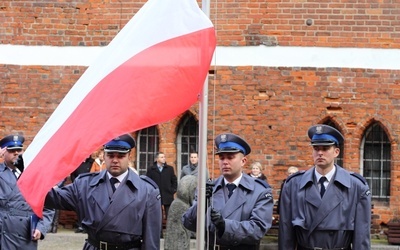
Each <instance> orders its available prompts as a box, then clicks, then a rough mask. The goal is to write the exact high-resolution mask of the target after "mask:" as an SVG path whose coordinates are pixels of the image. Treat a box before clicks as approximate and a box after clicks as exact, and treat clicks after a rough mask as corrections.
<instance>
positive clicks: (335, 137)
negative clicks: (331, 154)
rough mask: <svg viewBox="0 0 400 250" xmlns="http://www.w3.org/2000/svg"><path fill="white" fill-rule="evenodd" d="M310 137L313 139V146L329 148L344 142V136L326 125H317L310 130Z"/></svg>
mask: <svg viewBox="0 0 400 250" xmlns="http://www.w3.org/2000/svg"><path fill="white" fill-rule="evenodd" d="M308 137H309V138H310V139H311V145H313V146H318V145H321V146H329V145H339V144H342V143H343V141H344V137H343V135H342V134H341V133H340V132H339V131H338V130H337V129H335V128H333V127H331V126H328V125H325V124H317V125H314V126H312V127H310V128H309V129H308Z"/></svg>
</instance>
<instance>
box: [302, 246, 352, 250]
mask: <svg viewBox="0 0 400 250" xmlns="http://www.w3.org/2000/svg"><path fill="white" fill-rule="evenodd" d="M297 250H351V247H335V248H323V247H303V246H298V247H297Z"/></svg>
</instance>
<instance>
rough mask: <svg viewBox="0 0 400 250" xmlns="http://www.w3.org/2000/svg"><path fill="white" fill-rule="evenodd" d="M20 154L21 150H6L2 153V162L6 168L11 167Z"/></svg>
mask: <svg viewBox="0 0 400 250" xmlns="http://www.w3.org/2000/svg"><path fill="white" fill-rule="evenodd" d="M20 154H22V149H7V150H6V151H5V152H4V162H5V163H6V164H7V166H9V167H12V166H13V165H14V163H16V162H17V160H18V156H19V155H20Z"/></svg>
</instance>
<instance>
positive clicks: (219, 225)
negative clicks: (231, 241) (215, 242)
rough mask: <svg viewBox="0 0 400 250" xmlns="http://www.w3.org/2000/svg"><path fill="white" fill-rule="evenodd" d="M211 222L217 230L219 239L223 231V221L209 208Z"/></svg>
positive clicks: (217, 213)
mask: <svg viewBox="0 0 400 250" xmlns="http://www.w3.org/2000/svg"><path fill="white" fill-rule="evenodd" d="M210 214H211V221H212V223H213V224H214V225H215V227H216V228H217V230H218V236H219V237H221V236H222V234H223V233H224V231H225V220H224V218H223V217H222V215H221V213H220V212H218V211H216V210H214V208H211V213H210Z"/></svg>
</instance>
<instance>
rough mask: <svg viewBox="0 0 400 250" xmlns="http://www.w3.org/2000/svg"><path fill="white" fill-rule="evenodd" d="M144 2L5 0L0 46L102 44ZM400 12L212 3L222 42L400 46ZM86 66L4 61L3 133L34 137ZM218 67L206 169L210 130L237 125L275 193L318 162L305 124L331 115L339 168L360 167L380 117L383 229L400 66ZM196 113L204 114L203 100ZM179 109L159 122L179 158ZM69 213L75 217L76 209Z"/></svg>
mask: <svg viewBox="0 0 400 250" xmlns="http://www.w3.org/2000/svg"><path fill="white" fill-rule="evenodd" d="M144 2H145V1H132V0H120V1H112V0H103V1H99V0H89V1H64V2H63V3H59V2H54V1H10V0H3V1H1V2H0V21H1V23H2V25H1V26H0V34H1V36H0V43H1V44H13V45H52V46H103V45H107V44H108V43H109V42H110V41H111V40H112V38H113V37H114V36H115V35H116V34H117V33H118V31H119V30H120V29H121V28H122V27H123V26H124V25H125V24H126V22H127V21H128V20H129V19H130V18H131V17H132V16H133V15H134V13H136V12H137V10H138V9H139V8H140V7H141V6H142V5H143V3H144ZM399 14H400V3H393V2H392V1H380V2H374V3H369V2H367V1H362V0H358V1H340V2H335V3H332V2H331V1H325V2H318V3H317V2H307V1H268V2H265V1H238V0H237V1H235V0H234V1H218V2H217V3H216V4H215V3H211V19H212V21H213V22H214V24H215V25H216V28H217V38H218V45H220V46H250V45H259V44H264V45H266V46H277V45H279V46H320V47H362V48H365V47H368V48H400V35H399V34H400V32H399V31H400V25H399V24H400V19H399V16H400V15H399ZM309 19H310V20H309ZM307 20H308V21H309V24H310V25H307ZM85 70H86V67H82V66H17V65H0V91H1V96H0V111H1V114H2V116H1V119H0V131H1V133H2V134H6V133H9V132H11V131H23V132H24V134H25V136H26V137H27V145H28V144H29V142H30V141H31V140H32V138H33V137H34V136H35V135H36V133H37V132H38V131H39V129H40V128H41V126H42V125H43V124H44V123H45V121H46V120H47V118H48V117H49V116H50V115H51V113H52V112H53V110H54V109H55V108H56V107H57V105H58V103H59V102H60V101H61V99H62V98H63V97H64V96H65V94H66V93H67V92H68V90H69V89H70V88H71V86H72V85H73V84H74V83H75V82H76V81H77V80H78V79H79V77H80V76H81V75H82V74H83V72H84V71H85ZM213 70H214V71H215V74H214V75H211V76H210V86H209V90H210V95H209V97H210V104H209V121H208V124H209V127H208V152H209V156H208V162H207V163H208V164H207V165H208V167H209V170H210V173H211V175H214V176H217V175H218V168H217V165H216V160H215V159H216V158H214V156H213V155H212V154H211V153H212V147H213V145H212V140H213V137H214V136H215V135H216V134H219V133H221V132H226V131H230V132H234V133H239V134H241V135H243V136H244V137H245V138H246V139H247V140H248V141H249V143H250V144H251V145H252V149H253V151H252V154H251V155H250V157H249V163H251V162H253V161H261V163H262V164H263V165H264V166H266V170H265V171H264V172H265V174H266V175H267V176H268V180H269V182H270V184H271V185H272V187H273V188H274V197H275V198H277V196H278V191H279V188H280V184H281V181H282V180H283V179H284V178H285V171H286V169H287V167H288V166H290V165H296V166H298V167H300V169H307V168H308V167H309V166H311V165H312V158H311V148H310V147H309V145H308V144H309V143H308V138H307V136H306V131H307V129H308V127H309V126H310V125H312V124H315V123H320V122H324V121H327V120H328V119H329V120H331V121H333V122H334V123H335V124H336V125H337V127H338V128H339V129H340V130H341V131H343V133H344V136H345V138H346V144H345V148H344V150H345V155H344V167H345V168H347V169H349V170H352V171H355V172H359V161H360V153H359V148H360V145H361V138H362V136H363V133H364V132H365V129H366V127H368V125H369V124H371V123H372V122H375V121H378V122H380V123H381V125H382V126H383V127H384V128H385V131H386V132H387V134H388V136H389V139H390V141H391V144H392V152H391V154H392V180H391V183H392V187H391V194H392V196H391V198H390V200H389V202H388V203H382V202H374V204H375V206H374V227H375V228H377V230H379V225H380V223H381V222H383V223H385V222H387V221H388V219H389V218H390V217H391V216H393V215H395V213H396V211H397V209H395V208H397V207H399V205H400V201H399V198H398V197H400V196H399V188H400V181H399V178H398V176H399V159H398V155H399V153H400V152H399V147H398V140H399V138H398V136H399V134H400V128H399V125H398V121H399V118H400V117H399V113H400V112H399V111H398V110H399V102H398V100H399V97H400V77H399V75H400V72H399V71H398V70H377V69H348V68H295V67H293V68H284V67H256V66H245V67H228V66H226V67H215V68H213ZM214 96H215V99H214V98H213V97H214ZM214 108H215V109H214ZM190 112H192V113H193V114H194V115H195V116H196V117H198V106H197V105H195V106H194V107H192V108H191V110H190ZM181 118H182V116H178V117H177V118H175V119H174V120H172V121H170V122H168V123H164V124H160V125H159V127H158V129H159V134H160V150H161V151H164V152H165V153H166V154H167V161H168V162H169V163H170V164H171V165H173V166H176V153H177V151H176V136H177V125H178V124H179V122H180V120H181ZM214 128H215V130H214ZM249 165H250V164H249ZM62 218H64V224H65V222H67V224H68V221H72V220H73V214H71V213H67V214H64V215H63V214H62ZM62 223H63V222H62Z"/></svg>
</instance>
